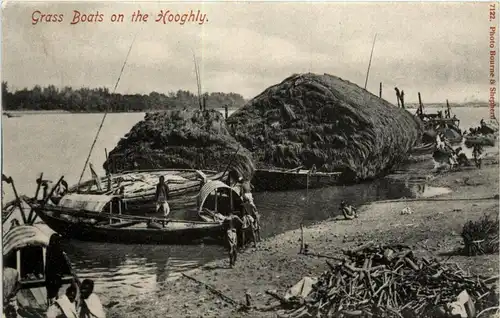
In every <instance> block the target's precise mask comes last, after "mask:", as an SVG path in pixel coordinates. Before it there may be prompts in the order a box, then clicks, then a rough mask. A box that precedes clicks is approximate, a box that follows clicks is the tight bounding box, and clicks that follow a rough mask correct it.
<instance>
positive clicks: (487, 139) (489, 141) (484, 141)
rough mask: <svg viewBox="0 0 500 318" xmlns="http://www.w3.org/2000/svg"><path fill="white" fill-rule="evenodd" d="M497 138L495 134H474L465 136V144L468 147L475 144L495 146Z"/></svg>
mask: <svg viewBox="0 0 500 318" xmlns="http://www.w3.org/2000/svg"><path fill="white" fill-rule="evenodd" d="M495 141H496V138H495V137H494V136H473V137H465V145H466V146H467V147H473V146H475V145H481V146H491V147H493V146H495Z"/></svg>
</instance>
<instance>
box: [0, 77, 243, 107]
mask: <svg viewBox="0 0 500 318" xmlns="http://www.w3.org/2000/svg"><path fill="white" fill-rule="evenodd" d="M202 98H204V99H205V104H206V108H207V109H208V108H222V107H225V106H228V107H230V108H234V107H240V106H243V104H244V103H245V99H244V98H243V96H241V95H240V94H236V93H205V94H204V95H203V97H202ZM199 105H200V103H199V99H198V96H197V95H196V94H193V93H191V92H190V91H185V90H178V91H177V92H170V93H168V94H166V95H165V94H162V93H157V92H151V93H150V94H149V95H145V94H144V95H141V94H133V95H130V94H127V95H122V94H116V93H115V94H112V93H110V92H109V89H107V88H86V87H84V88H79V89H73V88H71V87H64V88H62V89H59V88H57V87H55V86H54V85H49V86H47V87H43V88H42V87H40V86H39V85H36V86H35V87H33V89H27V88H24V89H22V90H17V91H15V92H10V91H9V88H8V84H7V82H2V108H3V109H4V110H65V111H69V112H105V111H108V112H143V111H150V110H165V109H183V108H198V107H199Z"/></svg>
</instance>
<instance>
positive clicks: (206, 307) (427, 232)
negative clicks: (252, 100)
mask: <svg viewBox="0 0 500 318" xmlns="http://www.w3.org/2000/svg"><path fill="white" fill-rule="evenodd" d="M407 173H408V174H410V173H411V172H410V171H409V172H407ZM498 175H499V166H498V164H494V165H487V166H484V167H483V168H482V169H467V170H463V171H456V172H446V173H441V174H438V175H436V176H435V178H434V179H433V180H432V181H430V183H429V186H435V187H447V188H450V189H451V190H452V192H451V193H448V194H444V195H440V196H438V197H436V198H435V199H425V198H424V199H421V200H418V199H417V200H411V199H410V200H391V201H384V202H372V203H370V204H367V205H364V206H362V207H360V216H359V218H358V219H355V220H352V221H347V220H343V219H342V218H339V217H337V218H333V219H329V220H326V221H322V222H318V223H316V224H314V225H311V226H309V227H307V228H304V241H305V243H306V244H308V245H309V249H310V252H312V253H318V254H323V255H332V256H334V255H338V253H340V251H341V249H344V248H351V247H354V246H357V245H359V244H362V243H364V242H366V241H370V240H373V241H375V242H377V243H380V244H385V243H387V244H390V243H402V244H406V245H409V246H411V247H412V249H413V250H414V252H415V254H416V255H418V256H426V257H429V258H436V259H438V260H441V261H448V262H456V263H458V264H459V265H460V266H461V267H462V268H463V269H464V270H465V271H470V272H471V273H474V274H481V275H484V276H493V275H497V274H498V271H499V260H498V255H483V256H475V257H467V256H461V255H460V253H458V252H457V251H458V249H460V247H461V246H462V238H461V236H460V232H461V230H462V226H463V225H464V223H465V222H466V221H468V220H475V219H478V218H480V217H481V216H482V215H484V214H485V213H498V209H499V202H498V193H499V183H498ZM406 207H410V209H411V210H412V211H413V213H412V214H409V215H402V214H401V213H400V212H401V210H402V209H404V208H406ZM299 238H300V230H292V231H288V232H285V233H282V234H279V235H276V236H274V237H271V238H269V239H266V240H264V241H263V242H261V243H260V245H259V246H258V247H257V248H249V249H248V250H247V251H245V252H244V253H240V254H239V256H238V262H237V265H236V266H235V268H233V269H229V268H228V260H227V259H222V260H218V261H215V262H213V263H210V264H207V265H205V266H204V267H203V268H200V269H196V270H193V271H190V272H189V273H188V274H189V275H190V276H192V277H194V278H196V279H197V280H199V281H202V282H204V283H206V284H209V285H210V286H212V287H215V288H216V289H218V290H220V291H222V292H223V293H224V294H225V295H227V296H228V297H230V298H232V299H234V300H235V301H238V302H242V303H244V302H245V294H246V293H249V294H250V295H251V296H252V305H254V306H257V307H266V306H270V305H273V303H275V300H274V299H272V298H271V297H270V296H268V295H267V294H266V293H265V291H266V290H277V291H279V292H281V293H284V292H285V291H286V290H287V289H288V288H289V287H291V286H292V285H293V284H295V283H296V282H297V281H298V280H300V279H301V278H302V277H303V276H306V275H309V276H318V275H319V274H320V273H321V272H322V271H324V270H325V269H326V266H327V265H326V263H325V259H324V258H319V257H311V256H305V255H299V254H298V252H299V248H300V245H299V244H300V242H299ZM108 314H109V317H179V316H182V317H275V316H276V312H274V311H268V312H262V311H249V312H245V313H243V312H237V311H236V309H235V307H234V306H233V305H231V304H230V303H229V302H227V301H224V300H222V299H221V298H220V297H219V296H216V295H214V293H212V292H210V291H209V290H208V289H207V288H205V287H204V286H202V285H200V284H199V283H197V282H194V281H192V280H190V279H187V278H185V277H180V278H179V279H176V280H170V281H166V282H165V283H163V284H161V285H159V287H158V290H157V291H156V292H155V293H149V294H143V295H137V296H136V297H134V298H133V299H130V300H129V301H128V302H127V303H119V304H117V305H116V306H114V307H112V308H110V309H109V310H108Z"/></svg>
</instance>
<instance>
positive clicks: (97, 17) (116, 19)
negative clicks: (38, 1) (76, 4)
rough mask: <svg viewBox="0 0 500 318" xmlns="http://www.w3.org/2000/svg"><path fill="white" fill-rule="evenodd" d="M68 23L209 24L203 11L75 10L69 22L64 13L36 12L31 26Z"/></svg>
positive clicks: (32, 15)
mask: <svg viewBox="0 0 500 318" xmlns="http://www.w3.org/2000/svg"><path fill="white" fill-rule="evenodd" d="M65 21H66V22H68V21H69V24H71V25H76V24H96V23H101V22H104V21H109V22H111V23H124V22H127V21H128V22H131V23H140V22H142V23H147V22H153V23H160V24H179V25H184V24H198V25H202V24H205V23H207V22H208V19H207V14H206V13H203V12H202V11H201V10H188V11H185V12H174V11H171V10H160V12H157V13H156V14H149V13H143V12H141V10H137V11H134V12H133V13H132V14H130V15H128V16H126V15H125V14H124V13H113V14H111V15H109V16H106V15H105V14H104V13H102V12H99V11H95V12H92V13H88V12H81V11H78V10H73V14H72V16H71V17H70V19H69V20H66V16H65V15H64V14H63V13H47V12H42V11H40V10H35V11H33V13H32V14H31V24H32V25H40V24H49V23H63V22H65Z"/></svg>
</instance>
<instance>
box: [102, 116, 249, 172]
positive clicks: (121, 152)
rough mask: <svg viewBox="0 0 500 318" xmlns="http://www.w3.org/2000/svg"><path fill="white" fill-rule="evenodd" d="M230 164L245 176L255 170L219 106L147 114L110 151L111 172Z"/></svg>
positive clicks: (107, 164) (108, 166)
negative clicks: (231, 132)
mask: <svg viewBox="0 0 500 318" xmlns="http://www.w3.org/2000/svg"><path fill="white" fill-rule="evenodd" d="M228 164H230V167H229V170H234V171H237V172H238V173H239V175H240V176H242V177H243V178H244V179H246V180H251V178H252V176H253V173H254V170H255V168H254V164H253V159H252V154H251V153H250V152H249V151H248V150H247V149H245V148H243V147H241V145H240V144H239V143H238V142H237V141H236V140H235V139H234V138H233V137H232V136H231V135H230V134H229V132H228V130H227V128H226V123H225V119H224V116H223V115H222V114H221V113H220V112H218V111H217V110H194V111H193V110H174V111H165V112H155V113H148V114H146V116H145V118H144V120H142V121H140V122H139V123H137V124H136V125H135V126H134V127H132V129H131V130H130V132H129V133H127V134H126V135H125V136H124V138H122V139H121V140H120V141H119V142H118V145H116V147H115V148H114V149H113V150H112V151H111V152H110V154H109V156H108V159H107V160H106V162H105V163H104V165H103V167H104V169H105V170H106V171H108V172H112V173H114V172H117V171H123V170H137V169H162V168H177V169H200V170H201V169H205V170H216V171H221V172H222V171H224V170H225V169H226V168H227V167H228Z"/></svg>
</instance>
